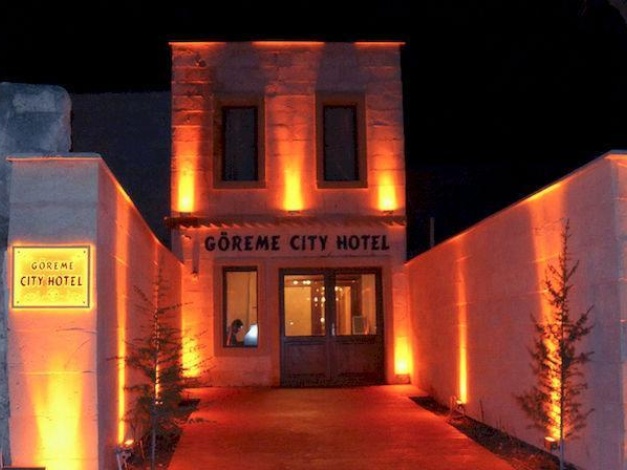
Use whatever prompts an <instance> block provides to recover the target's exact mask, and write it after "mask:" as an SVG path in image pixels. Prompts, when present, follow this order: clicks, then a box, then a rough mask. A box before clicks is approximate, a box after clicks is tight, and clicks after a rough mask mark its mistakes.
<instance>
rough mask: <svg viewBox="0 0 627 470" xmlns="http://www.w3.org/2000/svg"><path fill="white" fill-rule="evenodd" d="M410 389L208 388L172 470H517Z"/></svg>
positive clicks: (201, 392) (199, 393)
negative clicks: (425, 405) (424, 404)
mask: <svg viewBox="0 0 627 470" xmlns="http://www.w3.org/2000/svg"><path fill="white" fill-rule="evenodd" d="M421 394H422V393H421V392H420V391H419V390H417V389H416V388H415V387H413V386H411V385H383V386H374V387H355V388H302V389H291V388H270V387H269V388H254V387H253V388H249V387H246V388H221V387H218V388H213V387H211V388H203V389H197V390H193V391H192V392H191V396H190V398H199V399H200V403H199V406H198V410H197V411H195V412H194V413H193V414H192V416H191V417H190V419H191V420H193V419H199V420H200V422H190V423H188V424H186V426H185V428H184V430H183V435H182V437H181V440H180V442H179V444H178V446H177V449H176V452H175V454H174V456H173V458H172V461H171V463H170V466H169V467H168V470H196V469H203V470H204V469H220V470H227V469H240V468H254V469H269V470H270V469H272V470H278V469H313V470H317V469H325V470H326V469H342V470H353V469H355V470H357V469H359V470H366V469H368V470H370V469H373V470H375V469H395V470H402V469H419V470H484V469H485V470H513V467H512V466H510V465H509V464H508V463H507V462H505V461H504V460H502V459H501V458H499V457H497V456H496V455H494V454H492V453H490V452H489V451H488V450H486V449H485V448H483V447H481V446H480V445H479V444H477V443H476V442H474V441H473V440H471V439H470V438H468V437H467V436H465V435H464V434H462V433H460V432H459V431H458V430H456V429H455V428H454V427H452V426H450V425H449V424H447V423H446V421H445V418H443V417H441V416H437V415H435V414H433V413H431V412H430V411H427V410H425V409H423V408H421V407H420V406H418V405H417V404H416V403H415V402H414V401H412V400H411V399H410V398H409V397H411V396H418V395H421Z"/></svg>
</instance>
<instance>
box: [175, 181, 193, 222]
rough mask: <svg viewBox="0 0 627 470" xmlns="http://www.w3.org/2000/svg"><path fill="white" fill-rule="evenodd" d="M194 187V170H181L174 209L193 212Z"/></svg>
mask: <svg viewBox="0 0 627 470" xmlns="http://www.w3.org/2000/svg"><path fill="white" fill-rule="evenodd" d="M195 188H196V184H195V181H194V172H193V171H190V170H183V171H181V172H180V174H179V179H178V187H177V191H178V199H177V204H176V207H175V210H177V211H178V212H182V213H192V212H194V209H195V207H194V206H195V205H194V191H195Z"/></svg>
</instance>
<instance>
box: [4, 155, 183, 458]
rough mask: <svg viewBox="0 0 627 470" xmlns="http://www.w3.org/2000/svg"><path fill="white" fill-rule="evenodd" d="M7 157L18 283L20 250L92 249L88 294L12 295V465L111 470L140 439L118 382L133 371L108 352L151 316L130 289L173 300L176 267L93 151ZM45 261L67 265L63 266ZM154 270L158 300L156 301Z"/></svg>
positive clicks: (128, 379)
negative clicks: (66, 297) (124, 448)
mask: <svg viewBox="0 0 627 470" xmlns="http://www.w3.org/2000/svg"><path fill="white" fill-rule="evenodd" d="M9 161H10V164H11V192H10V214H11V218H10V230H9V240H8V242H9V254H10V255H11V256H12V257H13V259H12V260H11V262H9V264H8V265H9V276H8V279H9V282H22V281H21V278H19V279H18V278H17V276H12V273H13V272H15V271H12V270H11V268H12V267H14V266H16V265H17V263H16V261H17V260H18V255H19V253H18V251H19V250H18V249H17V248H19V247H22V246H28V247H32V246H43V247H46V246H50V247H53V248H54V247H59V246H76V247H86V248H88V249H89V250H90V252H91V271H90V273H89V291H88V292H89V300H88V302H86V303H84V304H81V303H80V302H79V304H78V307H77V306H76V305H70V306H66V305H64V304H61V305H58V304H57V303H54V299H55V297H54V296H48V297H45V296H43V297H41V298H40V299H36V300H38V304H39V306H38V307H29V308H25V307H23V302H22V301H21V299H20V298H16V297H15V292H17V289H13V293H12V295H11V297H10V299H9V305H10V308H9V315H8V321H9V331H10V334H9V349H8V357H9V392H10V397H11V417H10V429H11V454H12V460H13V463H14V464H19V465H42V466H46V468H47V469H49V470H61V469H63V470H99V469H110V468H114V467H115V453H114V449H115V446H116V445H117V444H118V443H121V442H123V441H124V440H126V439H128V438H139V437H141V436H138V435H133V434H132V430H131V429H130V427H129V426H128V425H127V424H125V423H124V422H123V418H124V417H125V415H126V413H127V411H129V409H130V402H129V401H128V397H126V394H125V393H124V387H125V386H127V385H130V384H131V383H133V382H134V381H136V380H138V377H137V374H134V373H133V372H132V371H130V370H127V369H126V368H125V367H124V364H123V361H121V360H117V359H115V358H116V357H118V356H124V355H125V354H126V344H127V341H130V340H132V339H134V338H137V337H139V336H141V335H142V332H141V330H140V327H141V325H142V324H145V323H146V322H147V321H149V318H150V317H149V315H150V313H151V309H152V307H151V306H150V305H147V304H146V303H145V302H142V295H141V294H139V292H141V293H143V294H144V295H145V296H146V297H147V298H148V299H151V300H153V301H154V304H155V305H166V306H167V305H177V304H179V303H180V269H181V265H180V263H179V261H178V260H176V259H175V258H174V256H173V255H172V254H171V253H170V252H169V251H168V250H167V249H166V248H165V247H164V246H163V245H162V244H161V243H160V242H159V241H158V239H157V238H156V236H155V235H154V234H153V233H152V232H151V230H150V228H149V227H148V225H147V224H146V222H145V221H144V219H143V218H142V217H141V215H140V214H139V212H138V211H137V209H136V208H135V206H134V205H133V203H132V202H131V200H130V199H129V197H128V195H127V194H126V193H125V192H124V190H123V189H122V187H121V186H120V185H119V183H118V182H117V181H116V179H115V177H114V176H113V174H112V173H111V172H110V171H109V169H108V167H107V166H106V165H105V164H104V162H103V161H102V159H101V158H100V157H99V156H98V155H96V154H76V153H74V154H60V155H46V156H41V155H39V154H33V155H28V154H22V155H19V156H11V157H9ZM51 257H52V255H51V254H47V255H46V254H45V251H44V254H43V255H38V258H37V259H35V261H38V262H39V261H40V262H41V263H40V264H37V263H35V264H34V266H35V267H34V268H32V269H36V270H41V269H43V268H41V267H40V266H44V265H45V264H46V260H50V259H51ZM27 266H33V264H27ZM46 269H54V270H58V274H59V276H62V275H63V274H66V273H65V272H64V271H63V269H64V268H62V267H59V268H56V267H53V268H46ZM43 274H44V276H48V274H49V273H47V272H44V273H43ZM54 274H55V276H56V274H57V273H56V272H55V273H54ZM33 275H34V276H37V273H34V274H33ZM160 277H162V278H163V282H162V286H163V287H162V289H161V290H160V291H159V295H163V296H164V298H163V299H161V300H159V301H157V300H156V299H157V293H156V292H155V287H156V286H157V285H159V282H160V281H159V279H160ZM45 278H46V277H44V279H45ZM83 279H84V277H83ZM24 282H25V283H26V281H24ZM27 287H28V286H27ZM27 292H28V289H27ZM32 295H38V294H37V292H33V293H32ZM59 296H62V292H60V293H59V294H57V297H59ZM157 302H158V303H157Z"/></svg>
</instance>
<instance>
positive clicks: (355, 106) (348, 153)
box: [317, 94, 367, 188]
mask: <svg viewBox="0 0 627 470" xmlns="http://www.w3.org/2000/svg"><path fill="white" fill-rule="evenodd" d="M317 108H318V109H317V114H318V116H317V127H318V186H319V187H322V188H334V187H350V188H355V187H357V188H360V187H365V186H366V185H367V178H366V150H365V127H364V105H363V98H362V97H361V96H346V95H330V94H319V95H318V107H317Z"/></svg>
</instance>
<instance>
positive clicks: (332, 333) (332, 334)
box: [331, 323, 335, 336]
mask: <svg viewBox="0 0 627 470" xmlns="http://www.w3.org/2000/svg"><path fill="white" fill-rule="evenodd" d="M331 336H335V323H331Z"/></svg>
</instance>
